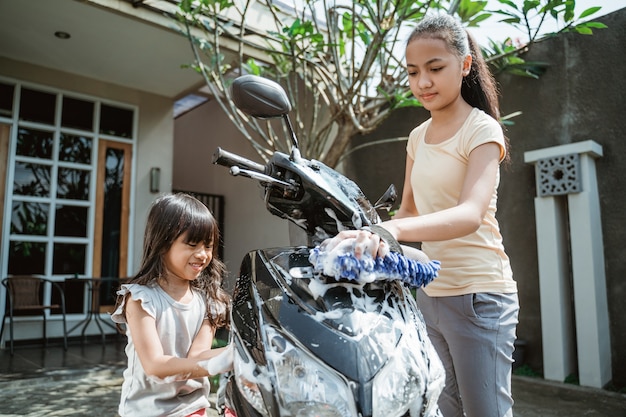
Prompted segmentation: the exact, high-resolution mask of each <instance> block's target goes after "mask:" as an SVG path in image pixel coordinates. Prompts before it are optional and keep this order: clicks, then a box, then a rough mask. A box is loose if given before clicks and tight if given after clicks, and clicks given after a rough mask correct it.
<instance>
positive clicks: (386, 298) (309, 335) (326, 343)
mask: <svg viewBox="0 0 626 417" xmlns="http://www.w3.org/2000/svg"><path fill="white" fill-rule="evenodd" d="M264 252H265V255H266V256H267V257H266V258H265V259H267V262H268V266H269V267H270V269H271V270H272V276H273V277H274V279H275V280H276V282H277V283H278V284H279V286H280V287H282V291H281V295H280V296H277V293H276V292H270V293H272V294H273V298H272V299H265V300H264V303H265V306H266V308H267V310H266V311H269V313H270V314H271V315H272V316H273V319H274V320H275V321H276V322H278V323H279V324H280V326H281V327H282V328H283V329H284V330H286V331H288V332H289V333H291V334H292V335H293V337H294V339H295V340H298V341H299V342H301V343H302V345H303V346H305V347H306V348H307V349H308V350H310V351H311V352H312V353H313V354H314V355H315V356H316V357H318V358H320V359H321V360H323V361H324V362H326V363H327V364H328V365H329V366H331V367H333V368H334V369H336V370H337V371H339V372H341V373H342V374H344V375H345V376H347V377H348V378H351V379H353V380H361V381H368V380H370V379H371V378H373V377H374V376H375V375H376V373H377V372H378V371H379V370H380V368H381V367H382V366H384V364H385V363H386V362H387V360H388V359H389V356H390V355H392V354H393V352H394V350H395V347H396V345H397V344H398V341H399V340H400V337H401V336H402V333H403V329H404V327H405V326H407V325H408V323H411V322H412V320H413V317H412V316H411V314H410V313H408V312H407V311H406V307H405V303H404V302H403V300H404V298H403V297H404V296H405V294H404V293H403V291H402V288H401V286H400V285H398V284H397V283H389V282H387V283H371V284H367V285H355V284H353V283H349V282H338V281H335V280H333V279H329V278H326V277H322V276H314V275H313V268H312V266H311V264H310V263H309V261H308V255H309V249H308V248H301V249H299V250H298V251H296V252H295V253H294V251H293V248H291V249H289V250H286V249H285V250H281V249H280V248H277V249H270V250H266V251H264ZM261 296H262V297H263V295H262V294H261Z"/></svg>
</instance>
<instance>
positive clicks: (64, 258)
mask: <svg viewBox="0 0 626 417" xmlns="http://www.w3.org/2000/svg"><path fill="white" fill-rule="evenodd" d="M86 253H87V246H86V245H83V244H79V243H55V244H54V254H53V255H54V260H53V264H52V273H53V274H59V275H62V274H66V275H68V274H79V275H82V274H84V273H85V260H86V258H85V254H86Z"/></svg>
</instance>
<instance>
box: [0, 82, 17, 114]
mask: <svg viewBox="0 0 626 417" xmlns="http://www.w3.org/2000/svg"><path fill="white" fill-rule="evenodd" d="M14 91H15V86H13V85H9V84H4V83H0V116H6V117H11V116H12V115H13V92H14Z"/></svg>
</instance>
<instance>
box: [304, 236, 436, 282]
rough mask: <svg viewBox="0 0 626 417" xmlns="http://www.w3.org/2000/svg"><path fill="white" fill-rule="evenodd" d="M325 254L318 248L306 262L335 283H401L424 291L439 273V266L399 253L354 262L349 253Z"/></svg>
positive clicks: (368, 257) (366, 257) (354, 257)
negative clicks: (342, 281) (338, 281)
mask: <svg viewBox="0 0 626 417" xmlns="http://www.w3.org/2000/svg"><path fill="white" fill-rule="evenodd" d="M335 252H337V251H330V252H327V251H324V250H321V249H320V247H319V246H316V247H315V248H313V249H311V252H310V254H309V261H310V262H311V264H312V265H313V269H314V271H315V272H316V273H320V274H324V275H327V276H330V277H334V278H335V279H340V278H343V279H347V280H349V281H355V282H358V283H367V282H372V281H393V280H400V281H402V282H404V283H406V284H408V285H409V286H410V287H415V288H417V287H425V286H426V285H428V284H429V283H430V282H431V281H432V280H433V279H435V277H436V276H437V274H438V273H439V269H440V268H441V263H440V262H439V261H433V260H431V261H429V262H428V263H424V262H420V261H416V260H413V259H409V258H407V257H406V256H404V255H402V254H400V253H398V252H389V253H388V254H387V255H386V256H385V257H384V258H380V257H376V258H372V256H371V255H369V254H364V255H363V256H362V257H361V259H357V257H356V256H354V253H352V252H351V251H343V252H338V253H335Z"/></svg>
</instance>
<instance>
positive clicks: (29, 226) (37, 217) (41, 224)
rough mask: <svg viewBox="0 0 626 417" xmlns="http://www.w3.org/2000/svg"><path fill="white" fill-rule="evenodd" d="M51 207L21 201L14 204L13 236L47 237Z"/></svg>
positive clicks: (44, 204)
mask: <svg viewBox="0 0 626 417" xmlns="http://www.w3.org/2000/svg"><path fill="white" fill-rule="evenodd" d="M49 212H50V205H49V204H46V203H31V202H26V201H20V202H15V203H13V212H12V213H11V234H16V235H38V236H45V235H46V234H47V233H48V213H49Z"/></svg>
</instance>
